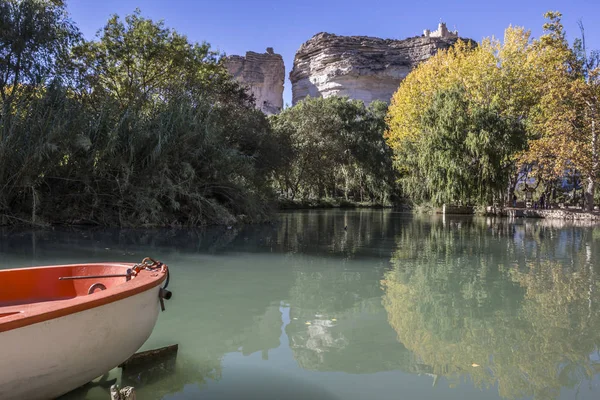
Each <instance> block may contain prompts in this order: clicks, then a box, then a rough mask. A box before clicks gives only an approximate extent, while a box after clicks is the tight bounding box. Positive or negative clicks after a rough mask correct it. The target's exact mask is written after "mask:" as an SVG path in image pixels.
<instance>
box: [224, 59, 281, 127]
mask: <svg viewBox="0 0 600 400" xmlns="http://www.w3.org/2000/svg"><path fill="white" fill-rule="evenodd" d="M225 66H226V68H227V70H228V71H229V73H230V74H231V75H233V77H234V78H235V79H236V80H237V81H238V82H240V83H241V84H243V85H245V86H246V87H247V88H248V90H249V91H250V92H251V93H252V94H253V95H254V98H255V100H256V107H258V108H259V109H261V110H262V111H263V112H264V113H265V114H268V115H270V114H277V113H279V112H280V111H281V109H282V108H283V81H284V79H285V66H284V64H283V58H282V57H281V55H279V54H275V53H274V52H273V48H271V47H268V48H267V52H266V53H263V54H260V53H255V52H253V51H249V52H247V53H246V56H245V57H244V56H229V57H227V59H226V60H225Z"/></svg>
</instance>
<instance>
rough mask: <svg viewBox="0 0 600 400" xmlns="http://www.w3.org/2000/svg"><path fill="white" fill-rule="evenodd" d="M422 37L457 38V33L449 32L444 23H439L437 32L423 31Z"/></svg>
mask: <svg viewBox="0 0 600 400" xmlns="http://www.w3.org/2000/svg"><path fill="white" fill-rule="evenodd" d="M423 36H425V37H430V38H457V37H458V31H456V30H455V31H449V30H448V28H447V27H446V23H445V22H441V21H440V24H439V25H438V28H437V30H435V31H433V32H431V31H430V30H429V29H425V30H424V31H423Z"/></svg>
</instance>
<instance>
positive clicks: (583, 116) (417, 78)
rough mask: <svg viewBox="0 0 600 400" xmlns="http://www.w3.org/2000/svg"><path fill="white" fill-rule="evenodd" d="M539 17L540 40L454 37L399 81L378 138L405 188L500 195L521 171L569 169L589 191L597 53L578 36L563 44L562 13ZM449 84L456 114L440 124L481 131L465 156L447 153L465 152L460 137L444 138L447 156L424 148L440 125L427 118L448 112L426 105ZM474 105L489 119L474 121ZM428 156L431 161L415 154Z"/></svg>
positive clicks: (546, 173)
mask: <svg viewBox="0 0 600 400" xmlns="http://www.w3.org/2000/svg"><path fill="white" fill-rule="evenodd" d="M546 17H547V18H548V22H547V24H546V25H545V29H546V32H547V34H546V35H544V36H543V37H542V38H540V39H539V40H533V39H531V36H530V33H529V32H528V31H525V30H524V29H523V28H516V27H509V28H508V29H507V30H506V31H505V36H504V41H503V42H500V41H499V40H497V39H494V38H491V39H485V40H483V41H482V42H481V43H480V44H479V45H478V46H477V47H473V46H471V45H469V44H468V43H462V42H460V41H459V42H458V43H457V45H456V46H454V47H453V48H451V49H449V50H447V51H441V52H439V53H438V54H437V55H436V56H434V57H432V58H431V59H430V60H428V61H427V62H425V63H423V64H422V65H420V66H419V67H417V68H416V69H415V70H414V71H413V72H412V73H411V74H409V76H408V77H407V78H406V79H405V80H404V81H403V82H402V83H401V85H400V88H399V89H398V91H397V92H396V93H395V95H394V97H393V99H392V104H391V106H390V110H389V114H388V119H387V121H388V125H389V129H388V130H387V132H386V137H387V140H388V144H389V145H390V147H391V148H392V149H393V150H394V154H395V165H396V168H397V169H398V170H399V171H400V173H401V175H402V182H403V187H404V188H405V190H406V191H407V194H409V195H410V196H412V197H415V199H416V200H418V201H428V200H433V201H434V202H437V203H439V202H468V201H477V202H479V203H483V204H486V203H487V204H489V203H490V202H491V201H492V200H496V201H497V200H504V202H507V201H508V200H509V199H510V198H512V192H513V191H514V188H515V185H516V184H517V181H518V180H519V177H520V175H519V173H520V172H522V171H524V170H528V171H530V172H531V173H530V176H533V177H537V178H538V179H543V180H546V181H550V180H556V179H557V178H559V177H562V176H563V175H564V174H565V173H568V171H569V170H577V171H580V172H581V174H582V175H583V177H584V178H588V180H589V182H588V192H590V193H593V190H594V188H593V186H594V185H593V183H594V182H595V179H596V176H597V168H598V165H599V164H598V155H597V153H598V151H597V150H596V147H597V146H598V144H597V138H596V133H595V128H594V127H595V118H596V117H595V115H596V111H595V110H596V109H597V107H596V105H595V101H596V100H595V99H597V98H598V96H597V92H596V91H597V87H600V86H598V85H597V82H598V80H597V76H598V72H597V71H598V69H597V61H595V60H596V58H597V53H590V54H589V55H587V53H586V50H585V46H584V41H576V43H575V46H574V47H573V48H569V46H568V43H567V41H566V34H565V32H564V29H563V27H562V24H561V22H560V13H556V12H551V13H547V14H546ZM454 88H460V90H461V91H462V93H463V97H464V103H463V107H459V108H456V109H454V110H452V112H453V113H454V116H455V118H456V121H453V124H451V126H447V128H448V129H454V130H456V132H458V131H460V132H461V133H462V135H463V136H462V137H466V136H467V133H466V130H470V131H480V132H487V135H481V136H478V137H479V138H480V139H481V140H482V142H481V143H479V144H478V146H477V149H478V152H477V154H472V155H473V156H474V157H472V158H471V157H467V156H465V157H463V158H460V157H452V158H450V154H455V155H464V154H465V153H463V152H461V151H460V150H462V148H461V147H460V146H461V143H462V137H461V138H459V141H458V142H459V143H453V141H450V143H452V145H451V148H452V150H453V151H454V153H452V151H451V150H450V149H449V151H448V152H446V153H444V154H445V155H446V156H448V157H441V158H438V157H432V152H434V153H435V151H434V150H432V149H430V148H429V147H428V146H431V145H432V142H435V141H436V139H435V135H433V137H430V136H432V132H439V129H437V130H432V129H431V124H432V123H433V124H436V125H437V126H439V125H440V124H442V125H443V124H444V119H446V120H448V118H447V116H448V114H444V113H443V112H440V110H434V113H433V118H431V114H432V106H433V104H434V102H437V103H436V107H439V106H440V104H439V97H440V96H441V93H445V92H447V91H449V90H454ZM427 113H429V114H430V117H429V118H426V117H425V116H426V114H427ZM480 113H483V114H486V115H487V116H488V117H493V118H492V119H490V118H476V119H474V116H475V115H478V114H480ZM483 114H482V115H483ZM436 119H440V120H439V121H437V120H436ZM466 121H469V122H468V123H467V122H466ZM459 123H463V126H459ZM428 124H429V125H428ZM473 124H474V125H473ZM467 126H470V128H468V127H467ZM509 132H510V133H509ZM507 134H508V136H507ZM519 136H520V137H519ZM502 137H504V138H505V139H506V138H510V139H509V140H505V139H502ZM492 138H493V140H497V143H496V145H497V146H499V149H500V154H499V157H493V158H490V157H489V156H490V155H491V153H490V152H489V148H488V150H486V145H485V144H484V143H488V144H491V142H488V141H487V140H490V139H492ZM445 143H446V142H445ZM428 157H429V158H430V159H431V163H426V164H424V165H423V164H419V163H417V162H416V161H415V159H421V160H426V159H427V158H428ZM473 164H480V165H487V167H486V169H487V171H488V173H487V174H474V173H472V172H470V171H469V170H470V168H471V166H472V165H473ZM424 167H428V168H424ZM484 175H487V177H488V179H487V180H486V177H485V176H484ZM590 185H591V186H590ZM503 186H504V187H503ZM591 204H592V201H589V202H588V206H590V205H591Z"/></svg>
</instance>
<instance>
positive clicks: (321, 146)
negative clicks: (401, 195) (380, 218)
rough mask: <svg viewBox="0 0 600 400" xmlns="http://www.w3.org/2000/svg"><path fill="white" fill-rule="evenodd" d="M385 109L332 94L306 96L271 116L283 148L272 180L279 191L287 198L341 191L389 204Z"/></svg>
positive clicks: (390, 186) (333, 194) (379, 104)
mask: <svg viewBox="0 0 600 400" xmlns="http://www.w3.org/2000/svg"><path fill="white" fill-rule="evenodd" d="M386 109H387V105H386V104H385V103H383V102H373V103H371V105H369V107H365V105H364V104H363V103H362V102H361V101H358V100H350V99H348V98H345V97H335V96H334V97H329V98H314V99H311V98H307V99H305V100H303V101H302V102H300V103H299V104H297V105H295V106H294V107H291V108H288V109H286V110H284V111H283V112H282V113H281V114H279V115H277V116H273V117H271V118H272V119H271V123H272V126H273V129H274V131H275V135H276V136H277V137H279V138H281V139H280V143H285V144H286V146H287V147H284V150H283V151H282V153H283V154H285V157H286V162H285V164H284V165H283V167H282V168H281V169H279V170H278V171H277V174H276V178H275V179H276V183H277V188H279V190H280V192H281V193H282V194H283V195H284V196H287V197H289V198H291V199H292V200H293V199H294V198H296V197H302V198H317V199H321V198H323V197H338V196H340V195H343V196H344V198H345V199H348V198H349V197H353V198H354V199H355V200H361V201H362V200H363V199H370V200H371V201H376V202H379V203H382V204H384V203H388V202H389V201H390V197H391V195H392V192H393V188H394V187H393V177H394V174H393V170H392V167H391V163H390V155H391V153H390V150H389V148H388V147H387V145H386V144H385V142H384V140H383V137H382V134H383V130H384V128H385V122H384V116H385V112H386ZM285 149H286V150H285Z"/></svg>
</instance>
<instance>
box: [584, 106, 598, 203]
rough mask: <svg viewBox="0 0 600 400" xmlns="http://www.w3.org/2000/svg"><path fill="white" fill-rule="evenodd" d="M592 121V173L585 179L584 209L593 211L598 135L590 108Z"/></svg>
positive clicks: (593, 108) (593, 110)
mask: <svg viewBox="0 0 600 400" xmlns="http://www.w3.org/2000/svg"><path fill="white" fill-rule="evenodd" d="M591 117H592V118H591V119H592V121H591V122H592V173H591V174H590V176H588V178H587V189H586V191H585V208H586V210H587V211H594V191H595V189H596V174H597V173H598V134H597V132H596V107H595V106H594V105H592V106H591Z"/></svg>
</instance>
